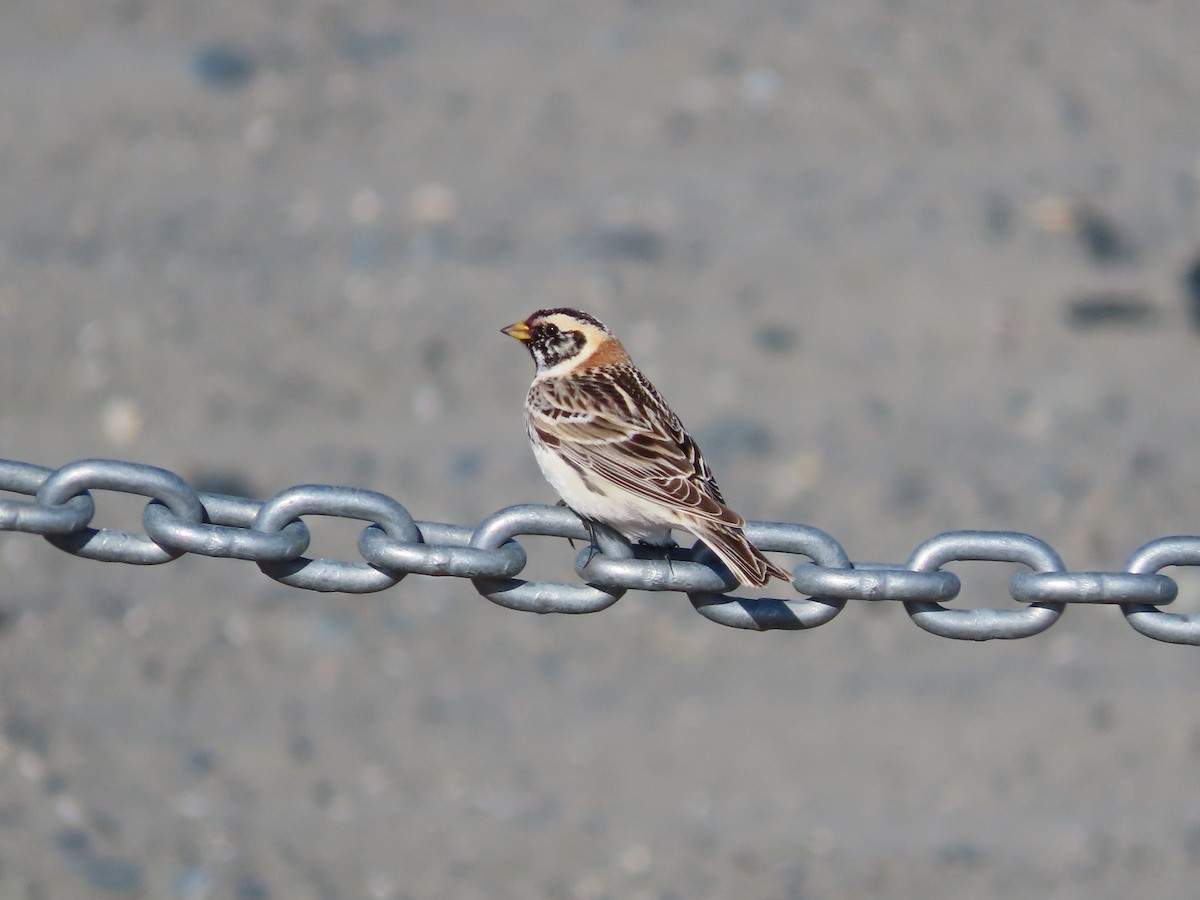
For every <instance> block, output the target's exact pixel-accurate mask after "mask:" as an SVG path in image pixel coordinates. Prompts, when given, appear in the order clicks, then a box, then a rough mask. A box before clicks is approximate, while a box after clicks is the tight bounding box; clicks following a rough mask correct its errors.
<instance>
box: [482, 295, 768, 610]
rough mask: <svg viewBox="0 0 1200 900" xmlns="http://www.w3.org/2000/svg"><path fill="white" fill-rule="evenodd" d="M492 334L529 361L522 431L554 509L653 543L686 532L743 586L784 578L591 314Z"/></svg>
mask: <svg viewBox="0 0 1200 900" xmlns="http://www.w3.org/2000/svg"><path fill="white" fill-rule="evenodd" d="M500 330H501V332H502V333H503V334H506V335H508V336H509V337H513V338H516V339H517V340H518V341H521V342H522V343H524V344H525V347H526V348H527V349H528V351H529V355H530V356H531V357H532V358H533V362H534V366H535V372H534V378H533V384H532V385H531V386H530V388H529V393H528V394H527V395H526V398H525V427H526V431H527V432H528V434H529V442H530V444H531V445H532V447H533V453H534V457H535V458H536V459H537V462H538V466H539V467H540V468H541V470H542V474H543V475H544V476H545V478H546V480H547V481H548V482H549V483H550V485H551V486H552V487H553V488H554V489H555V491H557V493H558V495H559V497H561V498H562V503H563V505H565V506H567V507H569V508H570V509H571V510H573V511H574V512H575V514H576V515H578V516H579V517H580V518H581V519H582V520H583V521H584V522H585V523H587V524H589V525H590V524H591V523H597V522H598V523H600V524H603V525H606V526H608V527H610V528H613V529H615V530H617V531H618V532H620V533H621V534H622V535H624V536H625V537H626V538H627V539H628V540H630V541H634V540H636V541H639V542H641V543H645V544H650V545H653V546H657V547H671V546H674V542H673V541H672V539H671V532H672V530H673V529H679V530H681V531H686V532H688V533H689V534H692V535H693V536H695V537H696V538H698V539H699V540H700V541H702V542H703V543H704V544H705V546H707V547H708V548H709V549H710V550H711V551H712V552H713V553H714V554H716V556H717V558H718V559H720V560H721V562H722V563H724V564H725V566H726V567H727V568H728V569H729V570H730V572H731V573H732V574H733V575H734V577H735V578H736V579H737V580H738V582H739V583H741V584H743V585H745V586H747V587H763V586H764V585H766V584H767V582H768V581H769V580H770V579H771V578H781V579H783V580H785V581H789V582H790V581H791V575H790V574H789V573H788V572H787V571H785V570H784V569H782V568H781V567H779V566H778V565H776V564H775V563H773V562H771V560H769V559H767V558H766V557H765V556H763V554H762V552H761V551H760V550H759V549H758V548H757V547H755V546H754V544H752V543H751V542H750V540H749V539H748V538H747V537H746V534H745V531H744V526H745V524H746V523H745V520H744V519H743V518H742V517H741V516H740V515H738V514H737V513H736V512H734V511H733V510H732V509H730V508H729V506H728V505H726V503H725V499H724V497H723V496H722V495H721V489H720V488H719V487H717V482H716V479H715V478H714V477H713V473H712V470H711V469H710V468H709V467H708V464H707V463H706V462H705V461H704V457H703V456H702V455H701V453H700V448H699V446H697V444H696V441H695V440H694V439H693V438H692V436H691V435H690V434H688V432H687V429H685V428H684V427H683V423H682V422H680V420H679V417H678V416H677V415H675V413H674V412H673V411H672V410H671V408H670V407H669V406H668V405H667V402H666V401H665V400H664V399H663V398H662V395H661V394H659V392H658V390H657V389H655V387H654V385H652V384H651V383H650V381H649V379H648V378H646V376H645V375H643V374H642V371H641V370H640V369H639V368H638V367H637V366H636V365H634V362H633V360H632V359H630V357H629V354H628V353H627V352H626V350H625V348H624V346H622V344H621V342H620V341H619V340H617V338H616V337H615V336H614V335H613V333H612V332H611V331H609V329H608V328H607V327H606V326H605V325H604V324H603V323H601V322H600V320H599V319H597V318H596V317H594V316H592V315H589V314H588V313H585V312H580V311H579V310H577V309H570V308H568V307H558V308H555V309H539V310H537V311H536V312H534V313H533V314H532V315H530V316H528V317H527V318H525V319H522V320H521V321H519V322H514V323H513V324H512V325H508V326H505V327H504V328H502V329H500Z"/></svg>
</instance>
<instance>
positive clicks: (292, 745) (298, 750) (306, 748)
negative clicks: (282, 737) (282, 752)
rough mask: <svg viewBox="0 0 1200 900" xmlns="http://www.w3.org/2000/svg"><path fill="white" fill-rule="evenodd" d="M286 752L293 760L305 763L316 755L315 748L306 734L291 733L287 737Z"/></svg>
mask: <svg viewBox="0 0 1200 900" xmlns="http://www.w3.org/2000/svg"><path fill="white" fill-rule="evenodd" d="M287 752H288V756H290V757H291V758H292V761H293V762H298V763H306V762H308V761H310V760H311V759H312V758H313V757H314V756H316V754H317V748H316V745H315V744H313V740H312V738H310V737H309V736H308V735H307V734H293V735H291V736H290V737H289V738H288V742H287Z"/></svg>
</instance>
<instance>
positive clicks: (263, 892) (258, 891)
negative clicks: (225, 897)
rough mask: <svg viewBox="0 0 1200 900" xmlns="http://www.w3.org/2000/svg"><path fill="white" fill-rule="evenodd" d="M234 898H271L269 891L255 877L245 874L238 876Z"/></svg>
mask: <svg viewBox="0 0 1200 900" xmlns="http://www.w3.org/2000/svg"><path fill="white" fill-rule="evenodd" d="M234 896H235V897H237V900H267V898H268V897H270V896H271V889H270V888H269V887H267V883H266V882H265V881H263V880H262V879H261V878H259V877H258V876H257V875H252V874H250V873H249V872H247V873H245V874H243V875H240V876H238V880H237V885H236V886H235V887H234Z"/></svg>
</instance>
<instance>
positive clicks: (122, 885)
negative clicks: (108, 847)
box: [78, 856, 145, 894]
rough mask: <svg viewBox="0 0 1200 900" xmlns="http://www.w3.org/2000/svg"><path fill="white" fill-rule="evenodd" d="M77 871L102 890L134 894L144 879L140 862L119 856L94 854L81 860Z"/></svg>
mask: <svg viewBox="0 0 1200 900" xmlns="http://www.w3.org/2000/svg"><path fill="white" fill-rule="evenodd" d="M78 872H79V874H80V876H81V877H82V878H83V880H84V881H86V882H87V883H88V884H89V885H91V886H92V887H95V888H100V889H101V890H104V891H112V892H113V893H121V894H136V893H138V892H139V891H141V889H142V884H143V882H144V881H145V870H144V869H143V867H142V865H141V863H139V862H136V861H134V860H132V859H126V858H124V857H121V856H96V857H90V858H88V859H86V860H83V861H82V862H81V863H80V865H79V867H78Z"/></svg>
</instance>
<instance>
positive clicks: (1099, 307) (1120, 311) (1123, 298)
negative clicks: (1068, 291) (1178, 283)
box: [1067, 292, 1157, 330]
mask: <svg viewBox="0 0 1200 900" xmlns="http://www.w3.org/2000/svg"><path fill="white" fill-rule="evenodd" d="M1156 312H1157V311H1156V310H1155V308H1154V304H1152V303H1150V302H1149V301H1148V300H1146V299H1145V298H1144V297H1141V296H1139V295H1137V294H1126V293H1120V292H1113V293H1103V292H1101V293H1095V294H1082V295H1080V296H1078V297H1072V298H1071V299H1070V300H1068V301H1067V324H1068V325H1070V326H1071V327H1072V328H1075V329H1078V330H1085V329H1089V328H1097V327H1101V326H1106V325H1112V326H1120V327H1124V326H1129V325H1145V324H1147V323H1149V322H1150V321H1152V320H1153V319H1154V317H1155V315H1156Z"/></svg>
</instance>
